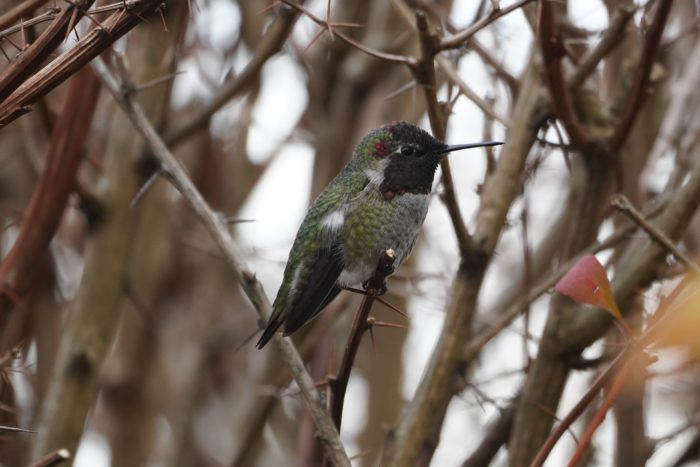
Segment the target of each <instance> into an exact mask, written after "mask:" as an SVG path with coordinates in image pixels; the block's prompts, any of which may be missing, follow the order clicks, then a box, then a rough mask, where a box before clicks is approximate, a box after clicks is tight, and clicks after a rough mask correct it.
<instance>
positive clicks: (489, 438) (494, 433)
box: [462, 398, 518, 467]
mask: <svg viewBox="0 0 700 467" xmlns="http://www.w3.org/2000/svg"><path fill="white" fill-rule="evenodd" d="M517 402H518V399H517V398H515V399H514V400H513V401H511V402H510V404H508V406H507V407H505V408H504V409H503V410H501V412H500V413H499V414H498V416H497V418H496V420H494V421H493V422H490V423H489V426H488V427H486V429H487V430H488V431H487V432H486V434H485V435H484V438H483V439H482V440H481V442H480V443H479V446H478V447H477V448H476V449H475V450H474V452H473V453H472V454H471V455H470V456H469V457H468V458H467V459H466V460H465V461H464V462H463V463H462V467H483V466H485V465H491V462H493V458H494V457H496V454H498V451H499V450H500V449H501V447H502V446H503V445H504V444H506V442H507V441H508V438H509V437H510V430H511V427H512V426H513V418H514V417H515V409H516V408H517V406H518V404H517Z"/></svg>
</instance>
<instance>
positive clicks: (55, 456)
mask: <svg viewBox="0 0 700 467" xmlns="http://www.w3.org/2000/svg"><path fill="white" fill-rule="evenodd" d="M70 458H71V455H70V452H69V451H68V449H56V450H54V451H51V452H50V453H48V454H47V455H46V456H44V457H42V458H41V459H39V460H38V461H36V462H35V463H33V464H32V467H54V466H56V465H60V464H62V463H63V462H64V461H67V460H70Z"/></svg>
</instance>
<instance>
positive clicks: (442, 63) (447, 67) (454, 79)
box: [435, 55, 509, 127]
mask: <svg viewBox="0 0 700 467" xmlns="http://www.w3.org/2000/svg"><path fill="white" fill-rule="evenodd" d="M435 60H436V61H437V64H438V66H439V67H440V68H441V69H442V71H443V73H445V76H447V79H448V81H450V82H451V83H452V84H454V85H455V86H457V88H459V90H460V92H461V93H462V94H464V95H465V97H467V99H469V100H470V101H472V102H473V103H474V104H476V106H477V107H479V108H480V109H481V111H482V112H484V113H485V114H486V115H487V116H489V117H490V118H492V119H493V120H496V121H497V122H498V123H500V124H502V125H503V126H505V127H507V126H508V125H509V123H508V119H507V118H505V117H504V116H502V115H500V114H499V113H497V112H496V110H495V109H494V108H493V106H492V105H490V104H489V103H488V102H487V101H486V99H484V98H482V97H481V96H479V95H478V94H477V93H476V92H474V91H473V90H472V89H471V88H470V87H469V85H467V83H465V82H464V80H463V79H462V78H460V76H459V74H458V73H457V70H455V67H454V66H452V64H451V63H450V62H449V60H447V59H446V58H445V57H443V56H442V55H438V56H436V57H435Z"/></svg>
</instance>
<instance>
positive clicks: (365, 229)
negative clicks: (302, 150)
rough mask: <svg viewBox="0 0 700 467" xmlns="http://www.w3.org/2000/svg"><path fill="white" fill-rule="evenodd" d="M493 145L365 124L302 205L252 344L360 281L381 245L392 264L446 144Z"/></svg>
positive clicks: (421, 213)
mask: <svg viewBox="0 0 700 467" xmlns="http://www.w3.org/2000/svg"><path fill="white" fill-rule="evenodd" d="M500 144H503V143H501V142H496V141H489V142H482V143H474V144H459V145H451V146H450V145H447V144H445V143H443V142H442V141H440V140H438V139H436V138H434V137H433V136H431V135H430V134H429V133H428V132H426V131H424V130H422V129H420V128H418V127H417V126H415V125H413V124H410V123H407V122H393V123H389V124H387V125H384V126H382V127H380V128H377V129H374V130H372V131H370V132H369V133H368V134H367V135H366V136H365V137H364V138H363V139H362V141H360V143H359V144H358V145H357V147H356V148H355V150H354V152H353V156H352V158H351V159H350V161H349V162H348V163H347V165H346V166H345V167H344V168H343V169H342V170H341V172H340V173H339V174H338V175H337V176H336V177H335V178H334V179H333V180H332V181H331V182H330V183H329V184H328V186H327V187H326V188H325V189H324V190H323V191H322V192H321V194H320V195H319V196H318V198H316V200H315V201H314V203H313V204H312V206H311V208H309V210H308V211H307V213H306V216H305V217H304V220H303V222H302V224H301V227H299V231H298V232H297V235H296V238H295V240H294V244H293V245H292V249H291V251H290V253H289V259H288V261H287V265H286V267H285V269H284V275H283V279H282V285H281V286H280V288H279V291H278V292H277V297H276V298H275V301H274V303H273V305H272V314H271V315H270V319H269V320H268V322H267V326H266V328H265V330H264V331H263V334H262V337H260V340H259V341H258V343H257V347H258V348H259V349H261V348H263V347H264V346H265V344H267V342H268V341H269V340H270V339H272V337H273V336H274V335H275V332H276V331H277V330H278V329H279V328H280V327H281V326H282V325H284V329H283V334H284V335H285V336H287V335H289V334H292V333H293V332H294V331H296V330H297V329H299V328H300V327H301V326H303V325H304V324H305V323H306V322H308V321H309V320H311V319H312V318H314V317H315V316H316V315H317V314H318V313H319V312H320V311H321V310H323V308H325V307H326V305H328V304H329V303H330V302H331V300H333V299H334V298H335V297H336V295H338V293H339V292H340V291H341V290H342V289H343V288H345V287H352V286H356V285H359V284H363V285H364V284H366V283H367V281H369V279H371V278H372V276H373V275H374V272H375V270H376V267H377V263H378V261H379V259H380V257H381V256H382V255H383V254H384V252H385V251H386V250H387V249H393V250H394V252H395V254H396V259H395V261H394V266H395V267H398V266H399V265H400V264H401V263H402V262H403V261H404V260H405V259H406V257H407V256H408V255H409V253H410V252H411V250H412V249H413V246H414V244H415V243H416V239H417V238H418V234H419V233H420V229H421V226H422V225H423V221H424V220H425V216H426V214H427V212H428V203H429V194H430V190H431V189H432V185H433V178H434V176H435V170H436V169H437V166H438V164H439V163H440V161H441V160H442V159H443V158H444V157H445V156H446V155H447V154H449V153H450V152H453V151H458V150H461V149H469V148H478V147H484V146H497V145H500ZM384 289H385V288H384Z"/></svg>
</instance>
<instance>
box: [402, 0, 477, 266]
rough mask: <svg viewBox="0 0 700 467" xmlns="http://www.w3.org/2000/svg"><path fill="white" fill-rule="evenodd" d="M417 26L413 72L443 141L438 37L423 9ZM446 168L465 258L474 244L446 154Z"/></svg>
mask: <svg viewBox="0 0 700 467" xmlns="http://www.w3.org/2000/svg"><path fill="white" fill-rule="evenodd" d="M416 29H417V30H418V37H419V39H420V44H421V59H420V61H418V62H417V64H416V65H415V66H413V67H411V72H412V73H413V76H414V78H415V80H416V83H418V84H419V85H420V87H421V89H422V90H423V96H424V97H425V102H426V106H427V109H428V118H429V119H430V128H431V129H432V131H433V135H434V136H435V137H436V138H438V139H439V140H441V141H444V140H445V136H446V133H447V115H446V114H445V109H444V108H443V107H442V106H441V105H440V103H439V102H438V100H437V89H436V87H437V85H436V82H435V65H434V62H433V58H434V57H435V54H436V53H437V45H438V42H439V40H438V37H437V36H435V35H433V34H431V33H430V30H429V28H428V20H427V18H426V15H425V13H424V12H423V11H417V12H416ZM440 167H441V168H442V186H443V190H444V191H443V195H442V200H443V202H444V203H445V206H446V207H447V212H448V213H449V215H450V220H451V221H452V227H453V228H454V231H455V235H456V236H457V245H458V246H459V250H460V255H461V257H462V258H464V257H465V256H466V255H467V254H468V253H469V251H471V248H472V240H471V236H470V235H469V231H468V230H467V226H466V224H465V223H464V219H463V218H462V213H461V211H460V209H459V203H458V202H457V196H456V191H455V187H454V180H453V178H452V169H451V167H450V161H449V160H448V159H447V158H444V159H443V160H442V161H441V162H440Z"/></svg>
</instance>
